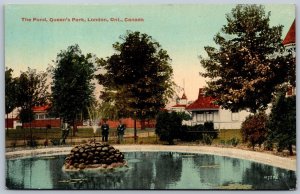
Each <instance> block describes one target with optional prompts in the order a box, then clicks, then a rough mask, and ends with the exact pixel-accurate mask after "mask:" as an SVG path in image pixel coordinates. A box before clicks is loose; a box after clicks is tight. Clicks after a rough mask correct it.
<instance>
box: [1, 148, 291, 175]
mask: <svg viewBox="0 0 300 194" xmlns="http://www.w3.org/2000/svg"><path fill="white" fill-rule="evenodd" d="M113 146H114V147H115V148H117V149H119V150H120V151H121V152H134V151H140V152H157V151H160V152H165V151H170V152H185V153H201V154H212V155H218V156H228V157H232V158H240V159H245V160H250V161H255V162H259V163H263V164H268V165H272V166H276V167H280V168H284V169H288V170H293V171H296V159H292V158H285V157H280V156H275V155H272V154H267V153H261V152H255V151H248V150H241V149H236V148H221V147H213V146H193V145H191V146H187V145H182V146H180V145H176V146H168V145H113ZM71 149H72V147H51V148H50V147H49V148H38V149H30V150H17V151H8V152H6V158H7V159H9V158H18V157H32V156H36V155H51V154H55V155H59V154H68V153H69V152H70V150H71Z"/></svg>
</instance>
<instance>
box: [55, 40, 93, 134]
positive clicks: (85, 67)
mask: <svg viewBox="0 0 300 194" xmlns="http://www.w3.org/2000/svg"><path fill="white" fill-rule="evenodd" d="M95 60H96V59H95V56H92V54H90V53H88V54H87V55H84V54H82V51H81V50H80V48H79V46H78V45H77V44H76V45H73V46H69V47H68V48H67V50H63V51H61V52H60V53H58V54H57V58H56V61H55V62H56V66H55V67H54V68H53V70H52V75H53V82H52V87H51V89H52V111H53V112H55V113H56V114H57V115H58V116H59V117H61V118H63V120H64V122H69V123H71V124H73V127H74V133H75V132H76V129H77V128H76V122H77V121H79V120H82V119H83V118H87V117H88V113H87V108H88V107H89V105H90V104H91V103H92V102H93V99H94V98H93V90H94V85H93V84H92V83H91V81H92V79H93V77H94V71H95V67H94V63H95Z"/></svg>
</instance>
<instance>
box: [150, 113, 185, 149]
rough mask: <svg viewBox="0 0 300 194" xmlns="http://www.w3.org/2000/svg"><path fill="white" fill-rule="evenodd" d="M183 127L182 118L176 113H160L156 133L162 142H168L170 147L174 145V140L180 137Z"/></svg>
mask: <svg viewBox="0 0 300 194" xmlns="http://www.w3.org/2000/svg"><path fill="white" fill-rule="evenodd" d="M181 127H182V118H181V116H180V115H178V114H177V113H176V112H171V113H168V112H167V111H163V112H160V113H159V114H158V115H157V118H156V126H155V133H156V134H157V135H158V136H159V139H160V140H163V141H168V143H169V144H170V145H173V144H174V141H173V140H174V139H175V138H177V137H178V134H179V132H180V129H181Z"/></svg>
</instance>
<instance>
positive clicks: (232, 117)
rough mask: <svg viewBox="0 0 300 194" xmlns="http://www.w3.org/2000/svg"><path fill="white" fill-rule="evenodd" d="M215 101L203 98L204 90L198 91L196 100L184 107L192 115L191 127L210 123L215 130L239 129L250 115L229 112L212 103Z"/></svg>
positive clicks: (242, 112)
mask: <svg viewBox="0 0 300 194" xmlns="http://www.w3.org/2000/svg"><path fill="white" fill-rule="evenodd" d="M214 101H215V99H213V98H212V97H210V96H205V93H204V89H203V88H200V89H199V95H198V99H197V100H196V101H194V102H193V103H192V104H190V105H188V106H187V107H186V110H187V111H189V112H191V113H192V121H191V123H192V125H197V124H204V123H205V122H208V121H211V122H213V123H214V128H215V129H240V128H241V124H242V122H243V121H244V120H245V119H246V117H247V116H248V115H249V114H250V112H247V111H239V112H231V111H230V110H225V109H222V108H221V107H220V106H218V105H216V104H215V103H214Z"/></svg>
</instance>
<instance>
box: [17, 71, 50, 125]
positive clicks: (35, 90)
mask: <svg viewBox="0 0 300 194" xmlns="http://www.w3.org/2000/svg"><path fill="white" fill-rule="evenodd" d="M15 81H16V87H17V90H16V91H17V92H16V95H17V98H16V100H17V107H21V110H20V119H21V121H22V123H26V122H31V121H32V120H33V119H34V117H33V116H34V115H33V111H32V108H33V107H34V106H41V105H44V104H45V103H46V102H47V101H48V99H49V92H48V87H49V85H48V84H47V73H45V72H37V71H36V70H35V69H31V68H28V70H27V71H26V72H22V73H21V75H20V76H19V77H18V78H16V80H15Z"/></svg>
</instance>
